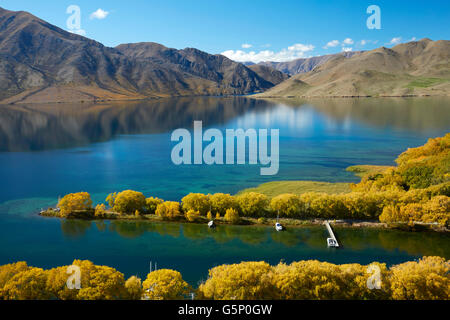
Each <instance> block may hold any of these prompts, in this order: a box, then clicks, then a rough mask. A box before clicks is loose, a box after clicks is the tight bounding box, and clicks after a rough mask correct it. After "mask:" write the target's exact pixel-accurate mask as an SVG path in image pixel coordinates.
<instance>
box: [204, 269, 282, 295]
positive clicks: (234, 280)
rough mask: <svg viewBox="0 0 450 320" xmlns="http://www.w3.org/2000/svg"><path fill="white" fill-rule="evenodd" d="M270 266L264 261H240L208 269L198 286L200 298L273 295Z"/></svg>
mask: <svg viewBox="0 0 450 320" xmlns="http://www.w3.org/2000/svg"><path fill="white" fill-rule="evenodd" d="M271 270H272V267H271V266H270V265H269V264H268V263H266V262H263V261H261V262H241V263H239V264H231V265H221V266H218V267H214V268H212V269H210V270H209V278H208V280H206V281H205V282H204V283H202V284H201V285H200V286H199V288H198V295H199V298H201V299H214V300H229V299H233V300H243V299H245V300H255V299H271V298H272V297H274V296H275V290H274V286H273V285H272V281H271V276H270V275H271Z"/></svg>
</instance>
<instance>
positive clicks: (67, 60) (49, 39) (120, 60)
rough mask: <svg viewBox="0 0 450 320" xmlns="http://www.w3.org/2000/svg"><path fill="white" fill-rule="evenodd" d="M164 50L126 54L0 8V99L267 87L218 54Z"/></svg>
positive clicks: (233, 91)
mask: <svg viewBox="0 0 450 320" xmlns="http://www.w3.org/2000/svg"><path fill="white" fill-rule="evenodd" d="M155 47H157V46H156V45H155ZM160 47H163V48H165V47H164V46H160ZM119 49H121V48H119ZM166 49H167V50H166V51H167V52H169V53H170V52H172V54H166V55H164V54H163V55H161V56H152V55H151V54H147V55H148V56H145V55H146V53H142V52H141V53H140V54H139V55H133V54H128V52H127V51H125V50H124V52H125V53H124V52H122V51H121V50H118V49H116V48H109V47H105V46H104V45H102V44H101V43H99V42H96V41H94V40H91V39H88V38H85V37H83V36H79V35H76V34H73V33H70V32H67V31H64V30H62V29H60V28H58V27H56V26H54V25H51V24H49V23H47V22H45V21H43V20H41V19H39V18H37V17H35V16H33V15H31V14H30V13H27V12H23V11H17V12H15V11H8V10H5V9H2V8H0V102H1V103H14V102H69V101H80V100H99V99H106V100H109V99H110V100H116V99H142V98H148V97H168V96H184V95H229V94H246V93H252V92H261V91H263V90H265V89H267V88H269V87H271V86H272V84H271V83H269V82H268V81H266V80H264V79H263V78H261V77H260V76H258V75H257V74H256V73H255V72H253V71H252V70H250V69H248V68H247V67H245V66H244V65H242V64H240V63H236V62H234V61H231V60H229V59H228V58H226V57H223V56H220V55H210V54H207V53H205V52H202V51H200V50H196V49H185V50H175V49H168V48H166ZM155 51H156V50H155ZM163 51H164V50H163ZM176 52H181V53H180V54H179V56H180V57H178V59H179V61H174V57H177V54H176ZM175 60H176V59H175Z"/></svg>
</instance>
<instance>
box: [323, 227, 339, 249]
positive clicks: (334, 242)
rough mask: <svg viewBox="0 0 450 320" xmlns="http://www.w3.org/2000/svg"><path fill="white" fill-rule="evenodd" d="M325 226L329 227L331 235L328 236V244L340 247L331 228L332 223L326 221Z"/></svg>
mask: <svg viewBox="0 0 450 320" xmlns="http://www.w3.org/2000/svg"><path fill="white" fill-rule="evenodd" d="M325 227H327V230H328V233H329V234H330V237H329V238H327V245H328V246H329V247H334V248H339V243H338V241H337V239H336V237H335V235H334V232H333V229H331V226H330V223H329V222H328V221H325Z"/></svg>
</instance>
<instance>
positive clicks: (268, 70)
mask: <svg viewBox="0 0 450 320" xmlns="http://www.w3.org/2000/svg"><path fill="white" fill-rule="evenodd" d="M248 68H249V69H251V70H253V71H254V72H255V73H256V74H258V75H259V76H260V77H261V78H263V79H265V80H266V81H268V82H270V83H271V84H272V85H273V86H276V85H277V84H279V83H281V82H283V81H284V80H286V79H288V78H289V75H288V74H286V73H284V72H281V71H278V70H277V69H274V68H272V67H268V66H265V65H261V64H253V65H251V66H248Z"/></svg>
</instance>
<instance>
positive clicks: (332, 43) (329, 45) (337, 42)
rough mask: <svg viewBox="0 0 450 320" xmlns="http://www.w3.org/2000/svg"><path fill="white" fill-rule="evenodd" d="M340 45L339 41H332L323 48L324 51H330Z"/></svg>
mask: <svg viewBox="0 0 450 320" xmlns="http://www.w3.org/2000/svg"><path fill="white" fill-rule="evenodd" d="M338 45H339V41H338V40H331V41H330V42H328V43H327V44H326V45H325V46H324V47H323V48H324V49H328V48H332V47H336V46H338Z"/></svg>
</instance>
